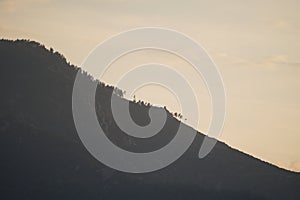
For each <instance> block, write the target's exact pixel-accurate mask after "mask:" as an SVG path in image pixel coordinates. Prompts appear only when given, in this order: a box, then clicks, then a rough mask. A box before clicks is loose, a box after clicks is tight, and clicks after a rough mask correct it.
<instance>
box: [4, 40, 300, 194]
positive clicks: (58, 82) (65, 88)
mask: <svg viewBox="0 0 300 200" xmlns="http://www.w3.org/2000/svg"><path fill="white" fill-rule="evenodd" d="M0 67H1V74H0V81H1V84H0V88H1V89H0V91H1V100H0V110H1V112H0V143H1V144H0V148H1V150H0V152H1V153H0V154H1V164H0V169H1V179H0V182H1V189H0V195H1V197H2V198H3V199H8V198H9V199H21V198H25V199H41V198H42V199H71V198H72V199H186V198H187V199H201V198H203V199H300V190H299V189H298V188H299V186H300V174H299V173H294V172H290V171H286V170H283V169H280V168H278V167H276V166H273V165H270V164H268V163H266V162H263V161H260V160H258V159H256V158H253V157H251V156H249V155H246V154H244V153H242V152H239V151H238V150H235V149H232V148H230V147H229V146H227V145H226V144H224V143H222V142H218V143H217V144H216V146H215V147H214V149H213V150H212V152H211V153H210V154H209V155H208V156H207V157H205V158H204V159H201V160H200V159H198V157H197V155H198V151H199V148H200V146H201V143H202V140H203V138H204V135H203V134H201V133H199V134H197V136H196V138H195V140H194V142H193V144H192V145H191V147H190V148H189V149H188V151H187V152H186V153H185V154H184V155H183V156H182V157H181V158H180V159H179V160H177V161H176V162H174V163H173V164H171V165H170V166H168V167H166V168H164V169H162V170H159V171H156V172H152V173H147V174H127V173H122V172H118V171H116V170H113V169H110V168H108V167H106V166H104V165H103V164H102V163H100V162H98V161H97V160H95V159H94V158H93V157H92V156H91V155H90V154H89V153H88V152H87V150H86V149H85V147H84V146H83V144H82V143H81V141H80V139H79V137H78V136H77V133H76V129H75V126H74V122H73V117H72V107H71V106H72V105H71V102H72V87H73V83H74V80H75V76H76V73H77V72H78V71H80V72H81V73H83V74H86V73H85V72H82V71H81V70H80V69H79V68H77V67H75V66H73V65H70V64H69V63H67V62H66V60H65V58H64V57H63V56H62V55H60V54H59V53H57V52H53V51H52V50H51V51H49V50H47V49H46V48H45V47H44V46H42V45H40V44H39V43H36V42H30V41H26V40H18V41H8V40H1V41H0ZM86 76H89V75H88V74H86ZM90 78H91V81H94V80H93V79H92V77H90ZM113 89H114V88H113V87H111V86H105V85H104V84H103V83H99V85H98V88H97V92H96V109H97V115H98V119H99V122H100V124H101V125H103V126H105V127H103V128H104V130H105V132H106V135H107V136H108V137H109V138H110V139H111V140H112V141H113V142H114V143H115V144H117V145H118V146H120V147H122V148H124V149H128V150H131V151H135V152H147V151H150V150H153V149H158V148H160V147H162V146H163V145H164V144H166V143H168V141H170V140H171V139H172V137H174V135H173V134H172V133H174V132H176V130H177V127H178V125H179V122H178V121H177V120H176V119H175V118H173V117H172V114H171V113H168V118H167V123H166V125H165V126H164V128H163V129H162V130H161V132H160V133H159V134H157V135H156V136H154V137H153V138H151V139H148V140H145V139H137V138H133V137H130V136H128V135H126V134H124V133H122V131H121V130H120V129H118V127H117V126H116V124H115V122H114V120H113V119H112V114H111V111H110V109H109V108H110V106H109V103H110V95H111V94H112V93H113ZM148 110H149V106H146V105H140V104H137V103H133V102H131V103H130V111H131V115H132V117H133V119H134V120H135V121H136V122H137V123H138V124H141V125H142V124H147V123H149V117H148V114H147V113H148Z"/></svg>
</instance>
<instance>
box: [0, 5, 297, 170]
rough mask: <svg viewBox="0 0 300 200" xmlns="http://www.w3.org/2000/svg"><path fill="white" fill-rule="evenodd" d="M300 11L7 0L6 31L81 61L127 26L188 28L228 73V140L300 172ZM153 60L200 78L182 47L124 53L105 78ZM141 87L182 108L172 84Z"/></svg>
mask: <svg viewBox="0 0 300 200" xmlns="http://www.w3.org/2000/svg"><path fill="white" fill-rule="evenodd" d="M299 10H300V1H297V0H294V1H292V0H284V1H283V0H279V1H276V2H275V1H271V0H269V1H266V0H251V1H233V0H230V1H215V0H210V1H200V0H194V1H174V0H167V1H160V0H151V1H141V0H139V1H138V0H100V1H96V0H94V1H70V0H69V1H58V0H56V1H48V0H20V1H17V0H0V33H1V35H0V36H1V37H2V38H11V39H16V38H28V39H32V40H36V41H39V42H41V43H43V44H45V45H46V46H47V47H53V48H54V49H55V50H57V51H59V52H61V53H62V54H64V55H65V56H66V58H67V59H68V60H69V61H70V62H71V63H73V64H76V65H80V64H81V63H82V61H83V59H84V58H85V57H86V56H87V55H88V53H89V51H91V50H92V49H93V48H94V47H95V46H96V45H97V44H99V43H100V42H101V41H103V40H105V39H107V38H108V37H110V36H111V35H113V34H117V33H119V32H121V31H125V30H128V29H131V28H136V27H142V26H157V27H165V28H170V29H175V30H178V31H180V32H183V33H185V34H187V35H189V36H190V37H192V38H194V39H195V40H196V41H198V42H199V43H200V44H202V45H203V46H204V47H205V49H206V50H207V51H208V53H209V54H210V56H211V57H212V58H213V60H214V61H215V63H216V64H217V65H218V67H219V69H220V72H221V74H222V76H223V79H224V83H225V87H226V93H227V118H226V122H225V127H224V131H223V134H222V136H221V138H220V139H221V140H223V141H225V142H226V143H228V144H229V145H230V146H233V147H235V148H238V149H240V150H242V151H245V152H247V153H249V154H252V155H254V156H256V157H259V158H261V159H263V160H266V161H269V162H272V163H275V164H276V165H279V166H282V167H285V168H288V169H292V170H297V171H300V147H299V145H300V127H299V122H300V104H299V102H300V55H299V52H300V41H299V35H300V12H299ZM136 58H139V59H136ZM153 60H154V61H156V62H163V63H166V64H169V65H172V66H174V68H176V69H179V70H182V71H183V73H186V74H187V76H190V80H191V82H193V81H194V80H197V79H198V78H199V77H195V76H194V75H193V73H192V71H190V67H191V66H189V65H188V64H187V63H185V62H184V61H183V60H181V59H179V58H177V57H175V56H173V55H169V54H166V53H163V52H156V51H155V52H154V51H144V52H136V53H133V54H131V55H128V56H127V57H124V58H122V59H120V60H119V61H117V62H116V63H115V64H113V66H112V69H111V73H110V74H108V75H107V76H106V77H104V79H103V80H105V81H106V82H109V83H112V84H113V83H114V81H115V80H116V78H117V77H118V76H119V75H120V74H122V72H123V71H126V70H128V69H129V68H130V66H134V65H136V64H142V63H143V62H148V61H153ZM113 68H114V69H115V70H113ZM116 69H117V70H116ZM203 88H204V87H202V86H199V88H198V87H196V90H197V94H198V97H199V98H200V99H201V105H199V107H200V110H201V120H202V121H201V123H200V128H199V130H201V131H203V132H205V131H206V130H207V127H208V123H209V115H210V112H209V109H210V108H209V106H210V104H209V101H208V100H209V96H208V94H207V91H205V90H204V89H203ZM149 91H152V92H149ZM158 92H159V93H160V95H157V93H158ZM161 94H163V95H162V96H161ZM136 95H137V97H138V98H141V99H145V100H147V101H150V102H154V103H157V104H167V106H168V107H170V109H172V110H176V109H178V107H177V102H176V100H175V99H173V97H174V96H172V95H171V94H170V93H168V92H166V91H165V90H164V89H162V88H157V87H155V86H149V87H145V88H142V89H141V90H140V91H137V94H136ZM158 97H160V98H158ZM206 116H208V117H206ZM187 118H188V116H187Z"/></svg>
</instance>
